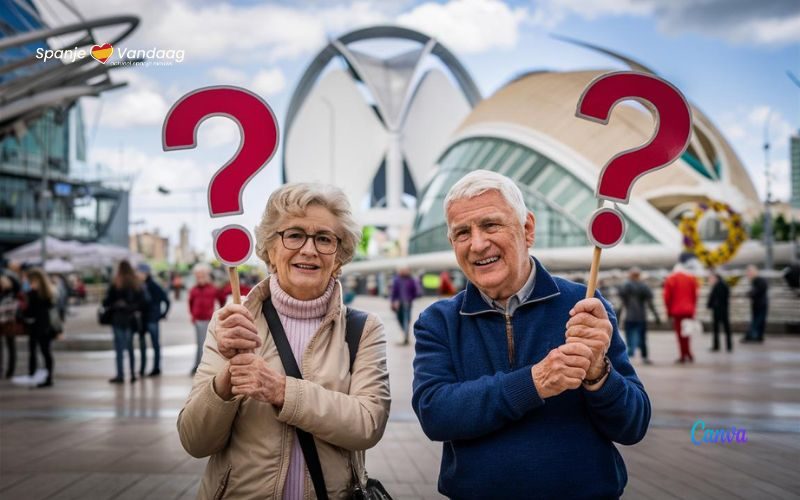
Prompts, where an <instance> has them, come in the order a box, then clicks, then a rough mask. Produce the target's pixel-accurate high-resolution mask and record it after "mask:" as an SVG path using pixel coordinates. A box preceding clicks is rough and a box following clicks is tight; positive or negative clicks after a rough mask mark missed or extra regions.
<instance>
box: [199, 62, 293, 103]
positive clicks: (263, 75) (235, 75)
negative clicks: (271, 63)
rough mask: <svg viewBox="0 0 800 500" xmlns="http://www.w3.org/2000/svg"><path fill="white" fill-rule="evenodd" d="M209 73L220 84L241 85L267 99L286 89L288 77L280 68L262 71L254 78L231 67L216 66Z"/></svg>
mask: <svg viewBox="0 0 800 500" xmlns="http://www.w3.org/2000/svg"><path fill="white" fill-rule="evenodd" d="M208 73H209V75H210V76H211V78H213V79H214V80H215V81H217V82H218V83H221V84H224V85H240V86H242V87H244V88H247V89H249V90H252V91H254V92H255V93H257V94H260V95H262V96H265V97H269V96H272V95H275V94H277V93H279V92H281V91H282V90H283V89H284V88H286V77H285V76H284V74H283V71H281V69H280V68H272V69H263V70H260V71H258V72H257V73H256V74H255V75H253V77H252V78H251V77H250V76H249V75H248V74H247V73H246V72H245V71H242V70H240V69H237V68H231V67H229V66H215V67H213V68H211V69H210V70H209V71H208Z"/></svg>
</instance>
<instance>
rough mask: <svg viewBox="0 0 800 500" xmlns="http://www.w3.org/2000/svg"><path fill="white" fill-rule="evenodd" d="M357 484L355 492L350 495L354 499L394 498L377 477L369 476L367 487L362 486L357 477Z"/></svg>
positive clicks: (385, 499) (380, 499) (383, 499)
mask: <svg viewBox="0 0 800 500" xmlns="http://www.w3.org/2000/svg"><path fill="white" fill-rule="evenodd" d="M355 485H356V487H355V488H354V489H353V494H352V495H350V498H351V499H352V500H392V497H391V496H390V495H389V492H388V491H386V488H384V487H383V485H382V484H381V482H380V481H378V480H377V479H372V478H368V479H367V487H366V488H362V487H361V483H360V482H359V481H358V478H356V481H355Z"/></svg>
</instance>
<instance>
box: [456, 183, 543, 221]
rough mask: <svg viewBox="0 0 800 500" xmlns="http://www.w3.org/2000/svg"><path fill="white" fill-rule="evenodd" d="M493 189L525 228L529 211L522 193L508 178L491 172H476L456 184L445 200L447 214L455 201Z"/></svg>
mask: <svg viewBox="0 0 800 500" xmlns="http://www.w3.org/2000/svg"><path fill="white" fill-rule="evenodd" d="M492 189H494V190H496V191H498V192H499V193H500V195H501V196H502V197H503V198H504V199H505V200H506V202H507V203H508V204H509V205H510V206H511V208H512V209H513V210H514V212H516V214H517V218H518V219H519V223H520V224H521V225H523V226H524V225H525V219H526V218H527V217H528V209H527V207H525V199H524V198H523V197H522V191H520V189H519V187H518V186H517V185H516V184H515V183H514V181H512V180H511V179H509V178H508V177H506V176H504V175H500V174H498V173H497V172H492V171H490V170H475V171H473V172H470V173H468V174H467V175H465V176H464V177H462V178H461V180H460V181H458V182H456V183H455V184H454V185H453V187H451V188H450V191H448V192H447V196H445V198H444V212H445V214H447V209H448V208H449V207H450V204H451V203H453V202H454V201H456V200H463V199H468V198H474V197H476V196H480V195H482V194H483V193H485V192H486V191H490V190H492ZM447 226H448V227H450V221H449V220H448V221H447Z"/></svg>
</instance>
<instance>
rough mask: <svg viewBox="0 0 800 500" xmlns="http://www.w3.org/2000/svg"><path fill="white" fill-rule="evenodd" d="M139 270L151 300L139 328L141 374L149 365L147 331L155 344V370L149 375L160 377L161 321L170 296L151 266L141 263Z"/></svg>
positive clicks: (165, 313)
mask: <svg viewBox="0 0 800 500" xmlns="http://www.w3.org/2000/svg"><path fill="white" fill-rule="evenodd" d="M136 270H137V271H138V277H139V280H141V281H142V283H143V284H144V288H145V290H146V291H147V295H148V297H149V299H150V300H149V301H148V302H147V307H145V309H144V311H143V313H142V321H141V323H140V328H139V347H140V349H141V353H142V356H141V368H140V370H139V374H140V375H141V376H142V377H144V374H145V367H146V366H147V341H146V340H145V333H149V334H150V342H151V343H152V344H153V371H151V372H150V373H149V374H148V375H147V376H148V377H158V376H159V375H161V341H160V338H159V337H160V329H159V324H158V323H159V321H161V320H162V319H165V318H166V317H167V314H168V313H169V306H170V302H169V296H168V295H167V292H165V291H164V289H163V288H161V285H159V284H158V283H156V280H154V279H153V274H152V271H151V269H150V266H149V265H147V264H145V263H141V264H139V265H138V266H137V267H136Z"/></svg>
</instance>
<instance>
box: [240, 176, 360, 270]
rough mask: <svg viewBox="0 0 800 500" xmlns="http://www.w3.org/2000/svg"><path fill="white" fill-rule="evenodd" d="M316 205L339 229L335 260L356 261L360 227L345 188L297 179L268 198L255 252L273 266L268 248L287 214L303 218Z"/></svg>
mask: <svg viewBox="0 0 800 500" xmlns="http://www.w3.org/2000/svg"><path fill="white" fill-rule="evenodd" d="M311 205H317V206H320V207H322V208H325V209H327V210H328V211H330V213H332V214H333V216H334V217H336V220H337V221H338V223H339V226H340V230H339V231H337V232H336V236H338V237H339V238H341V240H342V241H341V243H340V244H339V249H338V250H337V251H336V261H337V263H338V264H339V266H343V265H345V264H347V263H348V262H350V261H351V260H353V255H354V254H355V252H356V245H357V244H358V242H359V241H360V240H361V229H360V228H359V226H358V224H357V223H356V221H355V219H353V214H352V212H351V210H350V202H349V201H348V200H347V196H346V195H345V194H344V191H342V190H341V189H339V188H338V187H336V186H331V185H326V184H315V183H309V182H294V183H291V184H286V185H284V186H281V187H280V188H278V189H277V190H275V192H273V193H272V194H271V195H270V197H269V200H268V201H267V207H266V208H265V209H264V215H263V216H262V217H261V222H260V223H259V224H258V226H256V228H255V233H256V255H258V257H259V258H260V259H261V260H263V261H264V262H265V263H266V264H267V268H270V265H271V262H270V260H269V249H270V248H272V245H273V244H275V242H276V241H277V240H278V239H280V236H279V235H278V234H277V231H278V230H279V229H280V226H281V224H283V220H284V218H286V216H295V217H302V216H303V215H305V213H306V209H307V208H308V207H309V206H311Z"/></svg>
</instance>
